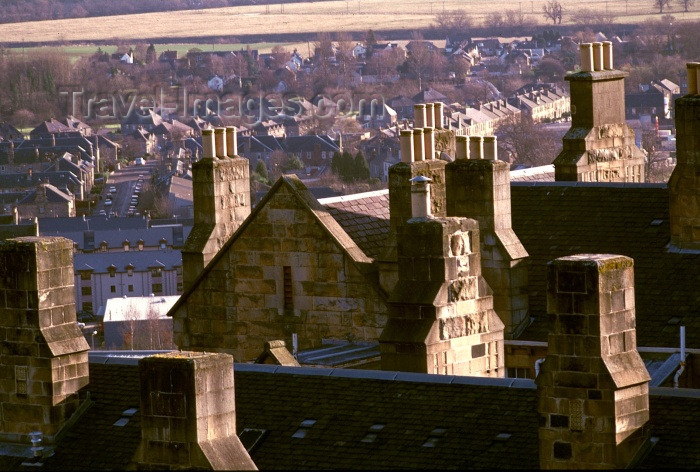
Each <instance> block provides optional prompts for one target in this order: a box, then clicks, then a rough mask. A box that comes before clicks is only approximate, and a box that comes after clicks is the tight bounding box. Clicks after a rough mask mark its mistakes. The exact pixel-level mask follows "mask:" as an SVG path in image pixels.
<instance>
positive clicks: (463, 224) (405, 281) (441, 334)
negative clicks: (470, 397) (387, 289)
mask: <svg viewBox="0 0 700 472" xmlns="http://www.w3.org/2000/svg"><path fill="white" fill-rule="evenodd" d="M411 180H412V183H413V186H414V187H415V190H414V195H416V200H415V201H416V204H415V205H414V211H415V213H414V215H415V216H414V217H413V218H411V219H409V220H408V221H407V222H406V223H405V224H403V225H401V226H399V227H398V229H397V243H398V244H397V249H396V251H397V259H398V282H397V283H396V285H395V288H394V289H393V290H392V292H391V295H390V296H389V320H388V322H387V324H386V326H385V328H384V330H383V331H382V334H381V336H380V337H379V346H380V350H381V362H382V369H383V370H399V371H403V372H422V373H431V374H455V375H472V376H481V377H504V376H505V369H504V365H503V362H504V347H503V323H502V322H501V320H500V319H499V318H498V315H497V314H496V312H495V311H494V310H493V297H492V294H491V290H490V289H489V286H488V284H487V283H486V281H485V280H484V279H483V278H482V277H481V264H480V258H481V256H480V252H479V224H478V223H477V222H476V221H475V220H471V219H468V218H447V217H433V216H431V215H430V211H429V205H428V204H427V202H426V198H428V197H429V195H430V188H429V186H430V184H429V179H427V178H425V177H422V176H419V177H416V178H414V179H411ZM426 194H427V195H426Z"/></svg>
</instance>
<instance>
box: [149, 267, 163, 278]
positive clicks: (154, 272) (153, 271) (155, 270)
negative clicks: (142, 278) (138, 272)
mask: <svg viewBox="0 0 700 472" xmlns="http://www.w3.org/2000/svg"><path fill="white" fill-rule="evenodd" d="M162 273H163V270H162V269H161V268H160V267H154V268H152V269H151V277H160V276H161V275H162Z"/></svg>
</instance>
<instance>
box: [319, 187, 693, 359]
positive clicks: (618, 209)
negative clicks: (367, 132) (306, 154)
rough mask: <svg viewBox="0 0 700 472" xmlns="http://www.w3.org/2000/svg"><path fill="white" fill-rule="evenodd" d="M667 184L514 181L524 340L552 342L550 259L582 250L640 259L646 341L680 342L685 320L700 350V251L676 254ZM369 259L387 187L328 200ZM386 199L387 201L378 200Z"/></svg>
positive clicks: (384, 227) (377, 245) (640, 332)
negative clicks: (524, 288)
mask: <svg viewBox="0 0 700 472" xmlns="http://www.w3.org/2000/svg"><path fill="white" fill-rule="evenodd" d="M668 202H669V195H668V188H667V186H666V185H665V184H605V183H576V182H528V181H525V182H513V183H512V184H511V210H512V220H513V230H514V231H515V233H516V234H517V235H518V237H519V238H520V241H521V242H522V244H523V246H524V247H525V249H526V250H527V252H528V254H529V255H530V266H529V272H528V282H529V291H530V313H531V315H533V316H535V317H536V321H535V323H534V324H533V325H532V326H531V327H530V328H528V330H526V332H525V333H524V334H523V335H522V336H521V337H520V339H527V340H532V341H546V340H547V338H546V333H547V327H546V313H547V311H546V310H547V307H546V272H545V271H546V264H547V262H549V261H551V260H554V259H556V258H557V257H562V256H566V255H571V254H575V253H584V252H590V253H611V254H623V255H626V256H629V257H632V258H633V259H634V263H635V293H636V315H637V339H638V345H639V346H650V347H651V346H677V345H678V343H679V340H678V337H679V335H678V331H679V326H680V325H684V326H686V327H687V330H686V333H687V334H686V343H687V345H688V347H694V348H698V347H700V316H698V314H700V290H699V289H698V287H700V254H698V253H695V254H693V253H687V252H686V253H678V252H669V251H667V250H666V246H667V244H668V243H669V241H670V228H669V203H668ZM321 203H322V204H323V205H324V206H325V207H326V209H327V210H328V211H329V212H330V213H331V215H332V216H333V217H334V218H335V219H336V220H337V221H338V223H339V224H340V225H341V226H342V228H343V229H344V230H345V231H346V232H347V233H348V234H349V235H350V236H351V237H352V239H353V240H354V241H356V242H357V244H358V246H360V248H361V249H362V250H363V251H364V252H365V254H367V255H368V256H370V257H377V256H378V255H379V254H380V253H381V250H382V248H383V244H384V243H385V239H386V237H385V235H387V234H388V231H389V195H388V190H383V191H380V192H376V194H358V195H355V196H353V195H348V196H344V197H339V198H338V199H329V200H322V201H321ZM378 203H380V204H378Z"/></svg>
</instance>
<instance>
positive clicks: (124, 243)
mask: <svg viewBox="0 0 700 472" xmlns="http://www.w3.org/2000/svg"><path fill="white" fill-rule="evenodd" d="M122 245H123V246H124V250H125V251H128V250H129V241H124V242H123V243H122Z"/></svg>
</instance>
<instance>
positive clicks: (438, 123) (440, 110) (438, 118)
mask: <svg viewBox="0 0 700 472" xmlns="http://www.w3.org/2000/svg"><path fill="white" fill-rule="evenodd" d="M444 112H445V110H444V103H442V102H435V129H444V128H445V121H444V116H443V114H444Z"/></svg>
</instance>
